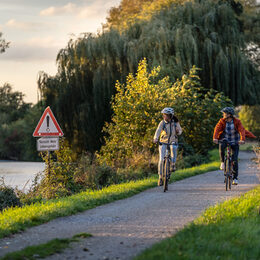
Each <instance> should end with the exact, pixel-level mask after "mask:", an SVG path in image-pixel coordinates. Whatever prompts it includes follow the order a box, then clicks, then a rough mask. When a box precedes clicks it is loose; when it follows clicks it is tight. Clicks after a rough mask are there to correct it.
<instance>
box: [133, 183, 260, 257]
mask: <svg viewBox="0 0 260 260" xmlns="http://www.w3.org/2000/svg"><path fill="white" fill-rule="evenodd" d="M259 207H260V186H258V187H257V188H255V189H254V190H252V191H249V192H247V193H245V194H244V195H242V196H240V197H237V198H234V199H231V200H228V201H225V202H224V203H221V204H218V205H216V206H213V207H210V208H208V209H207V210H206V211H205V212H204V214H203V215H202V216H200V217H199V218H197V219H196V220H195V221H194V222H192V223H191V224H189V225H188V226H186V227H185V228H184V229H183V230H181V231H179V232H178V233H177V234H176V235H174V236H173V237H171V238H169V239H166V240H164V241H162V242H160V243H158V244H156V245H154V246H153V247H152V248H150V249H148V250H146V251H144V252H143V253H142V254H141V255H139V256H137V257H136V258H135V260H142V259H203V260H205V259H206V260H207V259H260V247H259V245H260V212H259V210H260V208H259Z"/></svg>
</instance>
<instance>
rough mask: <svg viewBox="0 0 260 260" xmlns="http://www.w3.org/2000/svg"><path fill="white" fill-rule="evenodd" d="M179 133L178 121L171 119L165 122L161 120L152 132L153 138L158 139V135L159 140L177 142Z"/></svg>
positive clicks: (180, 131)
mask: <svg viewBox="0 0 260 260" xmlns="http://www.w3.org/2000/svg"><path fill="white" fill-rule="evenodd" d="M181 133H182V129H181V126H180V123H179V122H174V121H173V120H172V121H171V122H167V121H165V120H162V121H161V122H160V123H159V125H158V127H157V130H156V132H155V134H154V140H159V137H160V142H162V143H174V142H178V137H177V135H180V134H181Z"/></svg>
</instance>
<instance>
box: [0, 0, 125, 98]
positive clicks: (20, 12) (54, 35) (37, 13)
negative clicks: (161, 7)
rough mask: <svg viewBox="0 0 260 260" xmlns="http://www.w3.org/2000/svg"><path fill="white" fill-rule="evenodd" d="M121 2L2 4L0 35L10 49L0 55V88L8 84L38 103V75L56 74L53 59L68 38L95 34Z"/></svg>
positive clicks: (12, 0) (26, 0)
mask: <svg viewBox="0 0 260 260" xmlns="http://www.w3.org/2000/svg"><path fill="white" fill-rule="evenodd" d="M120 2H121V0H75V1H73V0H70V1H69V0H68V1H66V0H44V1H42V0H1V1H0V32H2V33H3V38H4V39H5V40H6V41H8V42H10V48H8V49H7V50H6V52H5V53H2V54H0V86H2V85H3V84H4V83H9V84H10V85H11V86H12V88H13V90H14V91H20V92H22V93H24V94H25V98H24V100H25V101H26V102H31V103H36V102H37V77H38V73H39V72H40V71H44V72H46V73H48V74H49V75H55V74H56V72H57V66H56V62H55V60H56V56H57V54H58V52H59V50H60V49H62V48H64V47H66V44H67V42H68V41H69V39H71V38H76V37H78V36H80V34H81V33H86V32H92V33H95V32H97V30H100V29H101V27H102V23H105V22H106V17H107V15H108V11H109V9H110V8H111V7H114V6H118V5H119V3H120Z"/></svg>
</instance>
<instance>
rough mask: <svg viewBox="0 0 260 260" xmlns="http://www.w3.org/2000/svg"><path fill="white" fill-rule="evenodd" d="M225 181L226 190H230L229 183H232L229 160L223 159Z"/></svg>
mask: <svg viewBox="0 0 260 260" xmlns="http://www.w3.org/2000/svg"><path fill="white" fill-rule="evenodd" d="M225 174H226V176H225V183H226V191H228V189H229V190H231V184H232V176H231V161H230V160H226V161H225Z"/></svg>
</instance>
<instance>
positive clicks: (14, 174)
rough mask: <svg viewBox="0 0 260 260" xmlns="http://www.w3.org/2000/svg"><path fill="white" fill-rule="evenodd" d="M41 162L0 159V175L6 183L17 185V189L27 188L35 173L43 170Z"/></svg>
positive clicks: (43, 166) (12, 185)
mask: <svg viewBox="0 0 260 260" xmlns="http://www.w3.org/2000/svg"><path fill="white" fill-rule="evenodd" d="M44 168H45V164H44V163H43V162H16V161H0V177H4V182H5V184H6V185H8V186H11V187H13V188H14V187H16V186H17V187H18V189H21V190H22V189H24V190H25V191H26V190H28V189H29V187H30V186H31V184H32V180H33V179H34V176H35V174H37V173H38V172H41V171H43V170H44Z"/></svg>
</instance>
